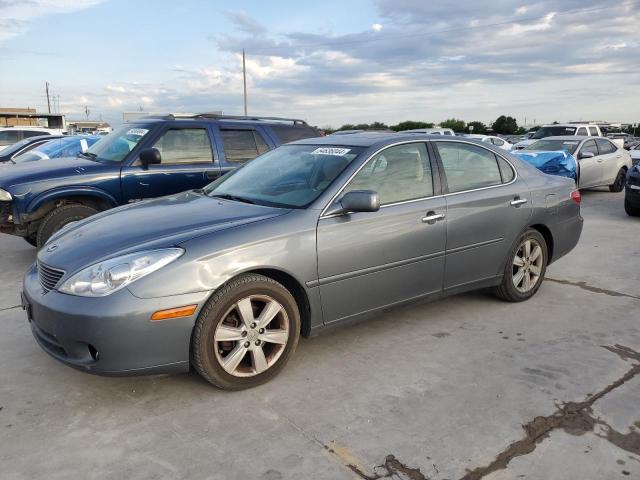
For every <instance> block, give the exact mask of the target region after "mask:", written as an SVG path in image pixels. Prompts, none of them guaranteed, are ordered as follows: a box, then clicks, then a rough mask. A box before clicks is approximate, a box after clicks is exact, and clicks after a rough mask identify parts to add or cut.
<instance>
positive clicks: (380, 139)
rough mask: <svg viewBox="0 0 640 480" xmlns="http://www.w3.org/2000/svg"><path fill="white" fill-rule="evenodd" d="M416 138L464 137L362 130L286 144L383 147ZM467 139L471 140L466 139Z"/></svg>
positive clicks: (442, 138)
mask: <svg viewBox="0 0 640 480" xmlns="http://www.w3.org/2000/svg"><path fill="white" fill-rule="evenodd" d="M411 140H414V141H418V140H440V141H444V140H457V141H464V140H465V139H464V138H461V137H454V136H453V135H451V136H447V137H443V136H442V135H429V134H426V133H385V132H377V133H376V132H364V133H353V134H351V135H327V136H326V137H313V138H305V139H302V140H297V141H295V142H291V143H289V144H288V145H332V146H344V147H366V148H368V147H384V146H386V145H391V144H394V143H398V142H403V141H407V142H409V141H411ZM467 141H473V139H468V140H467Z"/></svg>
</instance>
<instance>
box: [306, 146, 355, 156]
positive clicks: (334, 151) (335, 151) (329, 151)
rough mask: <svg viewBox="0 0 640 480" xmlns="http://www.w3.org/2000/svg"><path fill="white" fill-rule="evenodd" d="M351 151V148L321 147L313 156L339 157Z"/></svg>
mask: <svg viewBox="0 0 640 480" xmlns="http://www.w3.org/2000/svg"><path fill="white" fill-rule="evenodd" d="M350 151H351V149H350V148H338V147H320V148H316V149H315V150H314V151H313V152H311V154H312V155H339V156H341V157H342V156H344V155H346V154H347V153H349V152H350Z"/></svg>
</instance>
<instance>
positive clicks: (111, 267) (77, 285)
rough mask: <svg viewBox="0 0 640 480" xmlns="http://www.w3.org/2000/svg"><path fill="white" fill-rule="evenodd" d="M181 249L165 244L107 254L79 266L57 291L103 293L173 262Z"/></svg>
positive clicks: (99, 295) (112, 290)
mask: <svg viewBox="0 0 640 480" xmlns="http://www.w3.org/2000/svg"><path fill="white" fill-rule="evenodd" d="M183 253H184V250H183V249H182V248H165V249H162V250H148V251H145V252H138V253H132V254H130V255H123V256H122V257H116V258H111V259H109V260H105V261H104V262H100V263H96V264H95V265H91V266H90V267H87V268H85V269H84V270H80V271H79V272H78V273H76V274H75V275H73V276H72V277H71V278H69V279H68V280H67V281H66V282H64V283H63V284H62V285H61V286H60V287H59V288H58V291H60V292H62V293H68V294H69V295H79V296H81V297H104V296H106V295H110V294H112V293H113V292H116V291H118V290H120V289H121V288H124V287H126V286H127V285H129V284H130V283H131V282H135V281H136V280H138V279H139V278H142V277H144V276H146V275H149V274H150V273H152V272H155V271H156V270H158V269H159V268H162V267H164V266H165V265H167V264H169V263H171V262H173V261H174V260H175V259H177V258H178V257H179V256H180V255H182V254H183Z"/></svg>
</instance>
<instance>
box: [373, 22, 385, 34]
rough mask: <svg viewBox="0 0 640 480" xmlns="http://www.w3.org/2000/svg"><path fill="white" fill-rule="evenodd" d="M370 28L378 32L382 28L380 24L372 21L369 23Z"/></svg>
mask: <svg viewBox="0 0 640 480" xmlns="http://www.w3.org/2000/svg"><path fill="white" fill-rule="evenodd" d="M371 30H373V31H374V32H379V31H380V30H382V25H380V24H379V23H374V24H373V25H371Z"/></svg>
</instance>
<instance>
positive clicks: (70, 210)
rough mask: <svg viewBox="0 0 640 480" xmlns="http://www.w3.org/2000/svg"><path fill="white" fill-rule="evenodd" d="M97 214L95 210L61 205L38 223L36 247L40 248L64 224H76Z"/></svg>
mask: <svg viewBox="0 0 640 480" xmlns="http://www.w3.org/2000/svg"><path fill="white" fill-rule="evenodd" d="M96 213H98V210H96V209H95V208H91V207H88V206H86V205H80V204H77V203H76V204H69V205H62V206H61V207H58V208H55V209H53V210H52V211H50V212H49V213H48V214H47V215H46V216H45V217H44V218H43V219H42V222H40V225H39V226H38V233H37V235H36V246H37V247H38V248H42V246H43V245H44V244H45V243H47V240H49V238H50V237H51V235H53V234H54V233H55V232H57V231H58V230H60V229H61V228H62V227H64V226H65V225H66V224H68V223H71V222H77V221H78V220H82V219H84V218H87V217H90V216H91V215H95V214H96Z"/></svg>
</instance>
